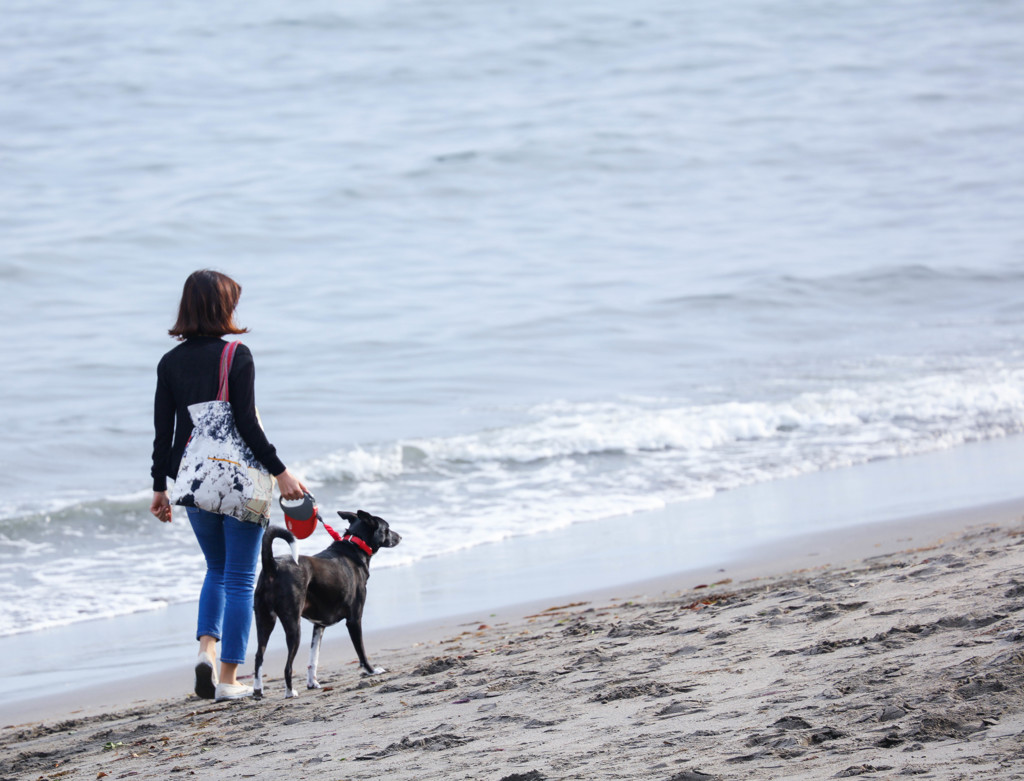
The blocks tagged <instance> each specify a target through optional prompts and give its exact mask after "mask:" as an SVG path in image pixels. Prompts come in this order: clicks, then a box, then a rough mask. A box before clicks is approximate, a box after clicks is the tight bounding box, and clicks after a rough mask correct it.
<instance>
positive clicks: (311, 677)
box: [306, 626, 324, 689]
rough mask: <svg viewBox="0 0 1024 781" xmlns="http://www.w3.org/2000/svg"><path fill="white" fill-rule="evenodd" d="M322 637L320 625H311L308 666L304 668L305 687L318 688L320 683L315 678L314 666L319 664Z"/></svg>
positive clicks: (322, 631)
mask: <svg viewBox="0 0 1024 781" xmlns="http://www.w3.org/2000/svg"><path fill="white" fill-rule="evenodd" d="M323 638H324V628H323V627H322V626H314V627H313V642H312V644H311V645H310V646H309V667H307V668H306V688H307V689H319V688H320V684H319V683H317V680H316V668H317V667H318V666H319V665H320V641H321V640H323Z"/></svg>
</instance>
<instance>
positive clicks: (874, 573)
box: [0, 516, 1024, 781]
mask: <svg viewBox="0 0 1024 781" xmlns="http://www.w3.org/2000/svg"><path fill="white" fill-rule="evenodd" d="M905 544H906V543H905ZM911 544H913V545H915V547H912V548H908V549H905V550H899V551H897V552H891V553H885V554H882V555H876V556H871V557H869V558H861V559H859V560H856V561H850V562H846V563H843V564H836V563H833V564H829V565H825V564H822V565H820V566H817V567H814V568H810V569H800V570H798V571H793V572H789V573H787V574H784V575H775V576H770V577H760V578H749V579H742V580H741V579H740V578H739V577H736V579H735V581H728V582H718V583H708V584H699V583H694V582H687V583H681V582H679V583H677V584H676V586H675V588H674V589H670V590H667V591H663V592H659V593H650V594H649V595H648V596H634V597H629V598H625V599H617V600H615V599H609V598H601V599H594V600H592V601H585V602H583V603H582V604H579V603H577V604H568V605H553V606H550V607H548V608H547V609H543V610H539V611H537V612H535V613H533V614H531V615H527V616H522V617H520V618H518V619H516V620H509V621H505V620H495V619H490V620H489V619H483V620H482V622H481V621H474V622H472V624H470V625H468V626H462V627H458V628H455V629H452V630H451V631H450V633H449V636H447V637H436V638H435V639H431V640H425V641H422V642H419V643H416V642H413V641H412V640H411V639H410V641H409V642H407V643H405V644H399V645H397V647H378V648H376V649H373V650H372V651H371V653H370V656H371V659H372V660H373V661H374V662H375V663H376V664H382V665H384V666H385V667H387V668H388V670H389V671H388V672H387V673H385V674H383V675H379V676H374V677H364V676H361V675H360V673H359V671H358V669H357V668H356V667H355V665H349V664H341V665H334V666H331V665H322V666H321V674H320V681H321V683H322V684H324V688H323V689H322V690H317V691H307V690H305V689H302V690H301V692H300V696H299V697H298V698H297V699H292V700H285V699H283V698H282V697H283V692H284V685H283V682H282V681H281V678H280V669H277V670H274V669H270V670H269V673H270V674H271V675H270V678H269V680H268V683H267V686H268V696H267V698H266V699H264V700H261V701H255V700H248V701H242V702H233V703H225V704H215V703H212V702H210V701H204V700H198V699H196V698H195V697H194V696H193V695H190V694H189V695H185V694H184V693H183V694H182V695H181V696H178V697H172V698H167V699H158V700H147V701H142V702H135V703H133V704H132V705H131V706H130V707H129V706H127V702H126V706H125V707H124V708H122V709H120V710H117V711H115V712H110V713H105V714H97V715H80V716H76V715H74V714H64V715H63V716H60V717H57V718H52V719H48V720H46V721H42V722H35V723H29V724H20V725H11V726H8V727H6V728H4V729H3V730H2V731H0V756H2V759H0V778H19V779H22V778H23V779H39V778H49V779H56V778H69V779H100V778H110V779H120V778H129V777H130V778H138V779H167V778H185V777H189V778H192V777H196V778H210V779H213V778H216V779H234V778H256V779H281V778H287V779H301V778H310V779H313V778H316V779H335V780H337V779H370V778H387V779H417V780H421V779H435V778H436V779H442V778H443V779H449V778H450V779H489V780H490V779H493V781H527V780H534V779H605V778H607V779H616V778H624V779H636V778H645V779H647V778H650V779H659V780H661V781H683V780H684V779H707V778H720V779H782V778H785V779H824V778H833V777H836V778H844V777H853V776H861V777H864V778H896V777H905V776H916V777H921V778H941V779H958V778H971V779H1011V778H1024V627H1022V626H1021V617H1022V616H1024V612H1022V609H1024V521H1021V520H1020V519H1019V516H1017V519H1016V520H1012V521H1008V522H1002V523H999V524H986V525H982V526H976V527H973V528H970V529H968V530H967V531H961V532H959V533H957V534H952V535H948V536H947V537H946V538H945V539H942V540H937V541H936V540H929V544H924V541H923V540H922V539H921V538H920V537H917V538H916V539H915V542H914V543H911ZM832 560H833V562H835V561H836V560H837V557H836V556H835V555H833V557H832ZM371 587H372V586H371ZM334 631H335V632H341V633H342V634H343V630H340V629H336V630H334ZM307 637H308V631H307ZM302 657H303V655H302V654H300V659H301V658H302ZM299 672H300V680H301V679H302V677H304V676H301V671H299ZM187 683H188V682H182V685H185V684H187Z"/></svg>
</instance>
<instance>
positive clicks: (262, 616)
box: [252, 605, 277, 700]
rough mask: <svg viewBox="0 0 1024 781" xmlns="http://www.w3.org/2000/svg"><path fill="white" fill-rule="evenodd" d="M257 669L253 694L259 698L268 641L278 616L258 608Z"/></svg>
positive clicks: (254, 675)
mask: <svg viewBox="0 0 1024 781" xmlns="http://www.w3.org/2000/svg"><path fill="white" fill-rule="evenodd" d="M255 612H256V670H255V672H254V674H253V682H252V696H253V697H254V698H256V699H257V700H258V699H260V698H261V697H262V696H263V655H264V654H265V653H266V652H267V641H268V640H269V639H270V635H271V634H273V632H274V626H275V625H276V624H277V616H275V615H274V614H273V613H271V612H269V611H266V610H261V609H260V606H259V605H257V609H256V611H255Z"/></svg>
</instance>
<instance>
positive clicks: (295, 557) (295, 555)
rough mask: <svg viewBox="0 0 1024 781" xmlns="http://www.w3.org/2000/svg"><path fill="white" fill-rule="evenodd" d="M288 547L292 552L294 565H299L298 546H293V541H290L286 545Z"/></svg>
mask: <svg viewBox="0 0 1024 781" xmlns="http://www.w3.org/2000/svg"><path fill="white" fill-rule="evenodd" d="M288 547H289V548H291V551H292V560H293V561H294V562H295V563H296V564H298V563H299V546H298V545H296V544H295V540H291V541H289V543H288Z"/></svg>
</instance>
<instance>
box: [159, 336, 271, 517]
mask: <svg viewBox="0 0 1024 781" xmlns="http://www.w3.org/2000/svg"><path fill="white" fill-rule="evenodd" d="M239 344H241V342H231V343H230V344H226V345H224V350H223V352H221V356H220V387H219V389H218V391H217V400H216V401H204V402H202V403H200V404H192V405H189V408H188V412H189V415H190V416H191V417H192V424H193V426H194V427H195V428H194V429H193V431H192V436H191V437H189V440H188V444H187V445H185V453H184V455H182V457H181V466H180V467H178V476H177V478H175V480H174V487H173V488H172V489H171V492H170V498H171V501H172V502H173V503H174V504H177V505H181V506H183V507H198V508H200V509H202V510H208V511H209V512H211V513H222V514H224V515H231V516H233V517H235V518H237V519H238V520H240V521H247V522H249V523H258V524H260V525H261V526H263V527H264V528H265V527H266V526H267V524H268V523H269V522H270V503H271V500H272V499H273V493H274V478H273V477H272V476H271V474H270V473H269V472H268V471H267V470H266V468H265V467H264V466H263V464H261V463H260V462H259V461H258V460H256V456H254V455H253V454H252V451H251V450H250V449H249V446H248V445H247V444H245V440H244V439H242V435H241V434H239V433H238V428H237V427H236V426H235V416H234V413H233V412H232V411H231V403H230V402H229V401H228V375H229V374H230V372H231V362H232V361H233V360H234V357H235V350H236V349H238V345H239Z"/></svg>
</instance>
